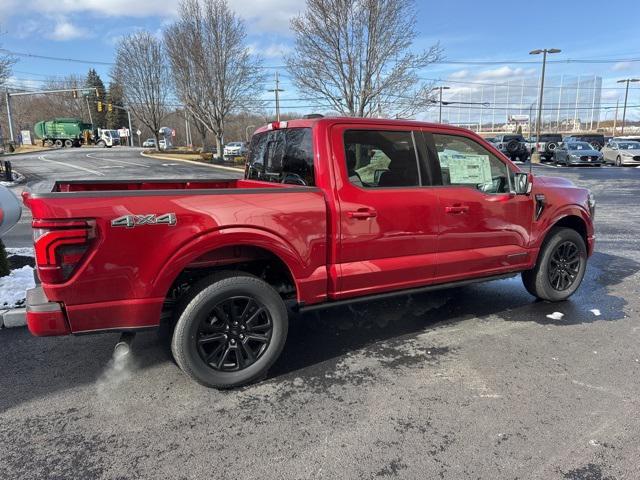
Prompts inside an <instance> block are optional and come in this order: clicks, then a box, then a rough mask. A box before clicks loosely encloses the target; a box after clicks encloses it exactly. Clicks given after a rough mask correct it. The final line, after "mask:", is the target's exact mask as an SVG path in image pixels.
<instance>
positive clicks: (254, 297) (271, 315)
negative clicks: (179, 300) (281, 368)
mask: <svg viewBox="0 0 640 480" xmlns="http://www.w3.org/2000/svg"><path fill="white" fill-rule="evenodd" d="M192 291H193V293H192V294H191V295H190V296H189V297H188V299H187V300H186V301H185V302H184V305H185V306H184V309H183V310H182V313H181V314H180V318H179V319H178V322H177V324H176V328H175V330H174V333H173V339H172V342H171V351H172V353H173V357H174V359H175V360H176V363H177V364H178V366H179V367H180V368H181V369H182V370H183V371H184V372H185V373H186V374H187V375H189V376H190V377H191V378H193V379H194V380H196V381H197V382H199V383H201V384H202V385H205V386H207V387H217V388H232V387H238V386H241V385H245V384H247V383H251V382H254V381H256V380H259V379H260V378H262V377H264V376H265V375H266V373H267V371H268V369H269V367H271V365H272V364H273V362H275V361H276V359H277V358H278V356H279V355H280V352H281V351H282V348H283V347H284V343H285V340H286V338H287V329H288V316H287V309H286V307H285V304H284V302H283V301H282V298H281V297H280V295H279V294H278V292H276V291H275V290H274V289H273V288H272V287H271V286H270V285H269V284H268V283H266V282H264V281H262V280H261V279H259V278H257V277H254V276H253V275H249V274H245V273H239V272H220V273H217V274H214V275H212V276H210V277H207V278H205V279H204V280H202V281H200V282H199V283H198V284H196V285H195V286H194V287H193V288H192Z"/></svg>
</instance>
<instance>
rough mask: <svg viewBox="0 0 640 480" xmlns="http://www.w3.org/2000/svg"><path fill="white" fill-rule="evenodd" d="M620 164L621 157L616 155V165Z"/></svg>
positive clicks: (619, 165)
mask: <svg viewBox="0 0 640 480" xmlns="http://www.w3.org/2000/svg"><path fill="white" fill-rule="evenodd" d="M621 166H622V158H621V157H620V156H619V155H618V156H617V157H616V167H621Z"/></svg>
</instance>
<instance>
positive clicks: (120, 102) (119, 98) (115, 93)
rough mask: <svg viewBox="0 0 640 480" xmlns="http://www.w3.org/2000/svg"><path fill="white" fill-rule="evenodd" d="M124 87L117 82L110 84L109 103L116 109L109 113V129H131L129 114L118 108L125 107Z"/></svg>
mask: <svg viewBox="0 0 640 480" xmlns="http://www.w3.org/2000/svg"><path fill="white" fill-rule="evenodd" d="M122 90H123V89H122V85H121V84H119V83H118V82H116V81H113V82H111V83H109V91H108V92H107V103H111V104H112V105H113V106H114V108H113V110H112V111H111V112H109V111H107V128H110V129H116V128H122V127H127V128H129V120H128V118H127V112H125V111H124V110H122V109H120V108H115V107H116V106H118V107H123V106H124V99H123V91H122Z"/></svg>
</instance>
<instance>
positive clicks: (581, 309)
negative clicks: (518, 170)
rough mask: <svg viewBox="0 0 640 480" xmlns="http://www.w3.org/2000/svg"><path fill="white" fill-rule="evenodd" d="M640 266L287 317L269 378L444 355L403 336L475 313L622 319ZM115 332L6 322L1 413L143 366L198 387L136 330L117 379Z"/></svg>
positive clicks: (620, 264) (148, 372) (154, 379)
mask: <svg viewBox="0 0 640 480" xmlns="http://www.w3.org/2000/svg"><path fill="white" fill-rule="evenodd" d="M639 270H640V263H638V262H635V261H632V260H630V259H628V258H624V257H619V256H615V255H608V254H603V253H596V254H594V256H593V257H592V259H591V261H590V263H589V268H588V270H587V276H586V277H585V281H584V283H583V285H582V286H581V288H580V289H579V290H578V292H577V293H576V295H574V296H573V297H572V298H571V299H570V300H568V301H566V302H561V303H556V304H552V303H546V302H541V301H536V300H534V299H533V297H531V296H530V295H529V294H528V293H527V292H526V290H525V289H524V287H523V286H522V283H521V281H520V278H519V277H515V278H512V279H508V280H500V281H496V282H490V283H486V284H476V285H473V286H467V287H463V288H455V289H449V290H441V291H438V292H432V293H425V294H420V295H412V296H399V297H397V298H393V299H386V300H381V301H375V302H370V303H362V304H357V305H353V306H350V307H339V308H333V309H327V310H324V311H318V312H313V313H309V314H305V315H299V316H297V317H294V318H292V319H291V322H290V328H289V337H288V339H287V343H286V345H285V348H284V350H283V352H282V354H281V356H280V358H279V359H278V361H277V362H276V364H275V365H274V366H273V367H272V369H271V371H270V374H269V378H270V379H272V380H275V381H280V380H282V381H285V380H291V378H292V377H294V376H297V375H303V376H304V377H307V378H315V379H320V380H318V381H317V382H316V383H318V385H317V386H318V387H319V388H323V383H324V382H325V381H326V382H327V383H328V384H331V383H332V382H333V383H335V382H339V381H340V379H336V378H329V379H328V380H324V379H326V378H327V376H329V377H331V372H333V371H334V370H335V366H336V364H337V363H338V362H339V361H341V360H342V359H344V358H345V356H348V355H354V354H357V351H358V350H360V349H366V354H367V355H370V356H376V357H378V358H379V359H380V358H381V359H383V361H382V363H383V364H384V365H387V366H389V367H392V368H395V367H401V366H403V365H411V364H415V363H421V362H424V361H425V358H427V359H430V361H432V362H437V361H438V358H439V357H442V356H445V355H448V354H449V353H450V351H449V347H448V346H446V345H433V346H432V347H430V348H429V349H428V351H426V350H425V352H423V353H425V354H426V353H428V356H427V355H423V354H420V355H415V354H414V355H412V352H410V351H407V348H409V349H410V348H412V347H410V346H409V347H407V344H410V343H411V341H412V340H413V339H415V338H416V337H417V336H418V335H420V334H422V333H425V332H429V331H433V330H434V329H438V328H448V327H450V326H451V325H452V324H455V323H457V322H460V321H463V320H468V319H473V318H477V319H480V320H481V321H482V320H483V319H485V318H486V319H487V321H489V317H498V319H502V320H505V321H513V322H535V323H538V324H543V325H553V326H557V327H559V328H561V327H563V326H567V325H575V324H580V323H591V322H595V321H614V320H619V319H622V318H624V317H625V313H624V308H625V306H626V305H627V301H626V299H625V298H624V297H622V296H616V295H615V294H614V293H612V292H611V290H614V291H615V290H617V289H616V288H615V287H616V286H618V285H620V284H621V283H623V282H624V281H625V279H627V278H629V277H630V276H632V275H634V274H635V273H636V272H638V271H639ZM625 291H631V289H630V288H626V289H625ZM592 309H599V310H600V315H599V316H596V315H595V314H594V313H593V312H591V310H592ZM553 312H561V313H564V317H563V318H562V319H560V320H553V319H549V318H547V315H549V314H552V313H553ZM117 340H118V334H114V333H107V334H102V335H83V336H69V337H53V338H34V337H32V336H31V335H30V334H29V332H28V331H27V330H26V329H24V328H14V329H5V330H2V331H0V352H2V356H3V358H4V359H5V366H4V368H3V373H2V375H0V392H2V395H0V413H2V412H4V411H6V410H8V409H10V408H12V407H15V406H17V405H19V404H22V403H25V402H28V401H29V400H31V399H35V398H47V397H49V396H50V395H53V394H55V393H56V392H59V391H63V390H67V389H73V388H76V387H80V386H83V385H91V384H93V385H95V387H96V394H97V395H98V396H99V394H100V388H101V386H103V385H104V384H105V383H106V384H107V386H108V384H109V382H115V386H116V387H117V386H126V385H127V382H131V381H133V380H132V379H135V378H139V377H141V376H145V377H147V378H146V379H145V380H144V382H146V383H159V384H162V385H157V387H162V386H164V387H166V388H170V387H169V386H167V385H169V384H172V385H174V386H176V385H182V386H183V387H184V386H185V385H193V388H199V387H197V386H196V385H195V383H192V382H190V381H189V380H187V379H186V378H185V377H183V376H181V374H180V372H179V371H178V369H177V367H175V366H174V365H173V364H172V359H171V358H170V356H169V354H168V352H167V350H166V348H165V345H164V344H163V342H162V341H160V340H159V339H158V335H157V334H156V333H155V332H148V333H141V334H138V336H137V338H136V340H135V342H134V344H133V351H132V355H131V356H132V358H133V364H132V365H131V369H130V371H129V372H127V375H126V376H125V377H124V379H122V378H120V379H119V378H118V377H117V375H114V374H113V372H112V370H113V369H112V362H113V360H112V353H113V347H114V345H115V343H116V342H117ZM413 353H415V352H413ZM154 367H158V368H154ZM116 373H117V372H116ZM167 375H169V377H170V378H166V377H167ZM348 381H349V382H356V383H357V382H358V378H355V377H353V376H352V377H351V378H349V379H348ZM119 382H120V383H119ZM122 382H124V383H122ZM163 382H164V383H163ZM165 384H167V385H165ZM154 388H155V387H154ZM252 388H253V387H252V386H249V387H246V388H245V389H243V390H244V391H251V389H252ZM232 393H233V392H232Z"/></svg>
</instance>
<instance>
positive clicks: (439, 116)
mask: <svg viewBox="0 0 640 480" xmlns="http://www.w3.org/2000/svg"><path fill="white" fill-rule="evenodd" d="M437 88H438V90H440V110H439V113H438V123H442V90H449V88H451V87H444V86H442V85H441V86H439V87H437Z"/></svg>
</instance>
